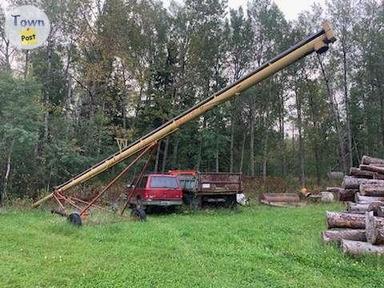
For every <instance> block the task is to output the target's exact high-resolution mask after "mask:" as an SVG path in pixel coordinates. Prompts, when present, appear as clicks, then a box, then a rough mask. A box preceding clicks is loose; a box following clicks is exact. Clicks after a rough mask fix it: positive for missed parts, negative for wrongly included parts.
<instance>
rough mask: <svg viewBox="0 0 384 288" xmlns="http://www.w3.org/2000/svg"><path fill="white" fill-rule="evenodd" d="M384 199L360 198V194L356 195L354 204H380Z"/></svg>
mask: <svg viewBox="0 0 384 288" xmlns="http://www.w3.org/2000/svg"><path fill="white" fill-rule="evenodd" d="M382 201H384V197H374V196H362V195H360V193H356V195H355V202H356V203H372V202H382Z"/></svg>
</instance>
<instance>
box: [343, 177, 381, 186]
mask: <svg viewBox="0 0 384 288" xmlns="http://www.w3.org/2000/svg"><path fill="white" fill-rule="evenodd" d="M360 184H368V185H382V186H384V180H375V179H363V178H355V177H352V176H345V177H344V180H343V184H342V186H343V187H344V188H345V189H359V188H360Z"/></svg>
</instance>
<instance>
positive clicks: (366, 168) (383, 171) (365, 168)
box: [356, 164, 384, 174]
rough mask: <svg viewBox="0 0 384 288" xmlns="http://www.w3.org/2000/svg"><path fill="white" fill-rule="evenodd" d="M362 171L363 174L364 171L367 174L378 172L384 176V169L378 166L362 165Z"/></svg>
mask: <svg viewBox="0 0 384 288" xmlns="http://www.w3.org/2000/svg"><path fill="white" fill-rule="evenodd" d="M356 169H357V168H356ZM360 171H361V172H363V171H365V172H377V173H381V174H384V167H378V166H374V165H364V164H361V165H360Z"/></svg>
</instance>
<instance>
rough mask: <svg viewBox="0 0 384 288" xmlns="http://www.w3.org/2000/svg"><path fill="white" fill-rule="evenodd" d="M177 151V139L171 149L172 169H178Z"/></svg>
mask: <svg viewBox="0 0 384 288" xmlns="http://www.w3.org/2000/svg"><path fill="white" fill-rule="evenodd" d="M178 150H179V138H178V137H177V139H176V143H175V146H174V147H173V156H172V159H173V160H172V166H173V167H172V169H177V168H178V165H177V161H178V159H177V158H178V156H177V154H178Z"/></svg>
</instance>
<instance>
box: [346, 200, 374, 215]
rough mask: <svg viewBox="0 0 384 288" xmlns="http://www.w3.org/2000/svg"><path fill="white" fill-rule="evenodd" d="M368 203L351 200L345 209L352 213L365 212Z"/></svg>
mask: <svg viewBox="0 0 384 288" xmlns="http://www.w3.org/2000/svg"><path fill="white" fill-rule="evenodd" d="M369 205H370V204H368V203H367V204H356V203H353V202H348V203H347V211H348V213H353V214H365V213H366V212H367V211H368V208H369Z"/></svg>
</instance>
